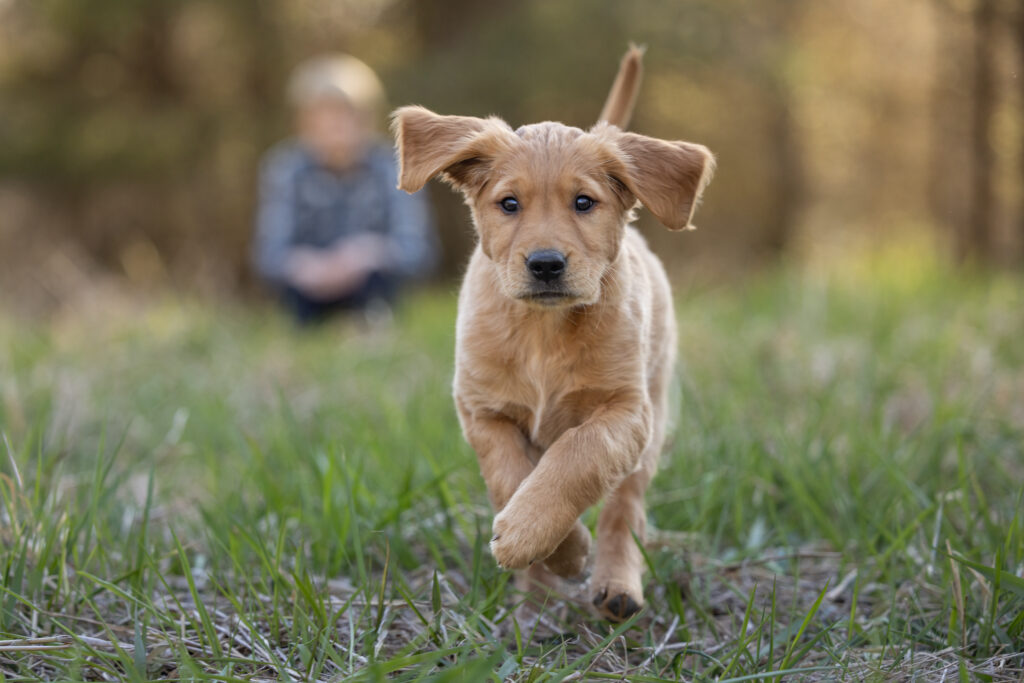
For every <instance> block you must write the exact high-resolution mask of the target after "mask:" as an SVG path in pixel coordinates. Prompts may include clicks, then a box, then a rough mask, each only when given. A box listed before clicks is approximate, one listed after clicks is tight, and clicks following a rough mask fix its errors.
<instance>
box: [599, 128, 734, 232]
mask: <svg viewBox="0 0 1024 683" xmlns="http://www.w3.org/2000/svg"><path fill="white" fill-rule="evenodd" d="M617 143H618V147H619V149H620V150H621V151H622V152H623V153H624V155H625V157H626V159H625V161H626V169H627V170H626V173H625V177H624V178H620V180H621V181H622V182H623V184H625V185H626V187H627V188H628V189H629V191H630V192H632V193H633V194H634V195H635V196H636V198H637V199H639V200H640V202H641V203H642V204H643V205H644V206H646V207H647V209H648V210H649V211H650V212H651V213H653V214H654V216H655V218H657V219H658V220H659V221H661V222H662V224H664V225H665V227H667V228H668V229H669V230H692V229H693V226H692V225H691V224H690V221H691V220H692V219H693V212H694V211H695V210H696V208H697V204H698V203H699V201H700V195H701V193H702V192H703V191H704V188H705V187H706V186H707V184H708V183H709V182H711V176H712V174H713V173H714V170H715V157H714V156H713V155H712V154H711V152H710V151H709V150H708V148H707V147H705V146H703V145H697V144H694V143H692V142H668V141H666V140H658V139H657V138H650V137H647V136H646V135H637V134H635V133H621V134H620V136H619V138H618V140H617Z"/></svg>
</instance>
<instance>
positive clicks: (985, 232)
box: [956, 0, 996, 262]
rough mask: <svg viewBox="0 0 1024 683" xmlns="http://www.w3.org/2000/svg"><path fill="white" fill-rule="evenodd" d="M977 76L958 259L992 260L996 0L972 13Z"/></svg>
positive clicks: (980, 0) (982, 0) (980, 2)
mask: <svg viewBox="0 0 1024 683" xmlns="http://www.w3.org/2000/svg"><path fill="white" fill-rule="evenodd" d="M972 24H973V36H972V39H973V43H974V61H973V68H974V77H973V80H972V92H971V102H972V108H971V138H970V145H971V200H970V201H971V207H970V212H969V215H968V222H967V225H966V226H965V229H964V230H963V231H962V232H961V240H960V243H959V245H958V247H957V254H956V255H957V259H958V260H959V261H961V262H963V261H966V260H969V259H977V260H979V261H988V260H991V259H992V257H993V256H994V254H993V250H992V223H993V221H992V217H993V213H994V212H993V202H994V201H995V194H994V191H993V183H992V165H993V161H994V160H993V153H992V145H991V141H990V137H991V131H992V113H993V111H994V109H995V84H994V80H995V45H994V44H993V43H994V37H995V36H994V34H995V28H996V6H995V0H977V4H976V5H975V7H974V12H973V15H972Z"/></svg>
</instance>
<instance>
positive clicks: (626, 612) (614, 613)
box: [605, 593, 640, 621]
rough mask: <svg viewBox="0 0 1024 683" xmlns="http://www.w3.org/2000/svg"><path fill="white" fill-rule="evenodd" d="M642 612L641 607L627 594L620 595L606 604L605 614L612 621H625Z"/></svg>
mask: <svg viewBox="0 0 1024 683" xmlns="http://www.w3.org/2000/svg"><path fill="white" fill-rule="evenodd" d="M639 611H640V605H638V604H636V601H635V600H633V598H631V597H629V596H628V595H626V594H625V593H620V594H618V595H616V596H615V597H613V598H611V599H610V600H608V602H607V603H606V604H605V613H606V614H607V615H608V617H609V618H610V619H613V620H617V621H625V620H626V619H629V618H630V617H631V616H633V615H634V614H636V613H637V612H639Z"/></svg>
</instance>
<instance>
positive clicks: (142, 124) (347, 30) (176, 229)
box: [0, 0, 1024, 312]
mask: <svg viewBox="0 0 1024 683" xmlns="http://www.w3.org/2000/svg"><path fill="white" fill-rule="evenodd" d="M629 41H635V42H637V43H640V44H646V46H647V47H648V51H647V57H646V67H647V72H646V80H645V83H644V87H643V89H642V92H641V97H640V101H639V104H638V107H637V113H636V116H635V118H634V122H633V128H634V130H637V131H640V132H643V133H646V134H650V135H655V136H660V137H666V138H676V139H687V140H693V141H698V142H701V143H704V144H706V145H708V146H709V147H710V148H711V149H712V150H713V151H715V152H716V154H717V155H718V161H719V172H718V175H717V177H716V180H715V182H714V183H713V184H712V186H711V188H710V190H709V191H708V193H707V195H706V199H705V203H704V206H703V207H702V209H701V211H700V212H699V214H698V220H697V224H698V225H699V226H700V227H701V229H700V230H699V231H697V232H696V233H692V234H686V235H670V234H668V233H667V232H665V231H663V230H662V229H660V228H658V227H657V226H656V225H654V224H653V222H652V221H650V219H649V218H647V217H645V218H644V219H643V220H644V222H645V223H646V224H647V225H646V227H645V230H646V233H647V234H648V235H649V236H650V238H651V240H652V241H653V242H654V243H655V248H656V249H657V251H658V252H659V253H660V254H661V255H662V256H663V258H664V259H665V260H666V261H667V262H668V263H669V265H670V268H671V269H672V270H674V271H676V272H677V273H680V272H688V273H697V274H706V275H707V276H708V277H714V276H716V275H720V274H722V273H730V272H733V273H734V272H737V269H738V268H745V267H748V266H750V265H752V264H756V265H763V264H771V263H773V262H774V261H775V260H777V259H779V258H783V259H793V260H795V259H801V260H803V259H819V260H821V261H822V262H827V259H828V258H829V255H830V254H837V253H844V252H847V251H849V250H850V249H857V248H862V247H867V248H874V247H877V246H879V245H885V244H888V243H890V242H893V241H896V242H901V243H905V244H913V245H917V246H916V247H915V248H920V249H937V250H939V251H940V252H941V253H942V254H944V256H945V257H946V258H948V259H949V260H950V261H951V262H955V263H979V264H993V265H996V266H999V267H1020V266H1021V265H1022V264H1024V191H1022V187H1024V180H1022V178H1024V3H1021V2H1020V0H903V1H901V2H891V1H889V0H824V1H812V0H768V1H766V2H756V3H755V2H753V1H752V0H690V1H687V2H654V1H653V0H638V1H636V2H628V3H627V2H620V1H615V0H600V1H597V0H566V1H560V2H550V1H545V0H523V1H520V2H512V1H510V0H491V1H490V2H480V1H478V0H415V1H414V0H102V1H100V0H93V1H88V2H86V1H83V0H0V303H3V304H6V305H8V306H11V307H13V308H16V309H19V310H24V311H29V312H47V311H53V310H55V309H57V308H59V307H60V306H62V305H66V304H67V303H68V302H73V301H75V299H76V297H80V296H83V292H87V291H92V290H94V289H95V288H96V287H111V288H119V289H122V290H128V291H147V290H156V289H160V288H165V287H168V286H171V287H175V288H184V289H186V290H193V291H197V292H200V293H203V294H210V295H217V296H227V297H234V296H236V295H243V296H248V295H249V294H250V293H252V292H253V291H256V288H255V287H254V286H253V284H254V283H253V277H252V275H251V273H250V271H249V268H248V262H247V254H248V243H249V239H250V233H251V225H252V218H253V209H254V198H255V191H256V174H257V170H258V163H259V159H260V156H261V154H262V153H263V152H264V151H265V150H266V149H267V148H268V147H269V146H270V145H271V144H273V143H274V142H276V141H277V140H280V139H281V138H283V137H286V136H287V135H289V132H290V126H291V121H290V112H289V110H288V108H287V106H286V104H285V100H284V84H285V80H286V78H287V75H288V73H289V71H290V69H291V67H292V66H293V65H294V64H295V63H296V62H298V61H300V60H301V59H303V58H305V57H308V56H310V55H313V54H316V53H320V52H323V51H344V52H349V53H351V54H354V55H356V56H358V57H360V58H362V59H363V60H365V61H366V62H367V63H369V64H370V65H371V66H372V67H374V68H375V69H377V70H378V72H379V73H380V75H381V77H382V79H383V81H384V83H385V85H386V87H387V88H388V94H389V98H390V102H391V104H392V105H393V106H397V105H401V104H407V103H419V104H423V105H425V106H428V107H430V108H432V109H434V110H436V111H438V112H441V113H458V114H474V115H486V114H491V113H493V114H497V115H499V116H501V117H503V118H505V119H506V120H508V121H509V122H510V123H512V125H513V126H516V125H519V124H521V123H527V122H533V121H539V120H544V119H557V120H561V121H564V122H566V123H569V124H573V125H578V126H588V125H590V124H591V123H593V121H594V118H595V116H596V115H597V112H598V111H599V109H600V106H601V103H602V101H603V98H604V96H605V94H606V92H607V88H608V86H609V85H610V82H611V79H612V77H613V75H614V73H615V69H616V67H617V63H618V59H619V57H620V55H621V54H622V52H623V51H624V49H625V48H626V45H627V43H628V42H629ZM430 190H431V192H432V194H433V197H434V200H435V201H434V204H435V211H436V214H437V216H438V223H439V228H440V230H441V233H442V241H443V243H444V247H445V250H444V263H443V268H442V272H441V273H439V277H440V278H449V279H454V278H455V277H457V275H458V273H459V271H460V269H461V267H462V264H463V262H464V261H465V258H466V255H467V253H468V250H469V248H470V246H471V244H472V239H473V238H472V233H471V229H470V226H469V224H468V220H467V214H466V211H465V209H464V207H463V206H462V205H461V201H460V199H459V198H458V197H456V196H455V195H454V194H452V193H451V192H449V191H448V190H447V188H444V187H440V186H436V185H435V186H432V187H431V188H430ZM908 254H910V255H909V256H908V258H911V257H912V254H913V252H912V251H909V252H908ZM677 277H678V276H677Z"/></svg>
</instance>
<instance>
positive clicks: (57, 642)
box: [0, 260, 1024, 681]
mask: <svg viewBox="0 0 1024 683" xmlns="http://www.w3.org/2000/svg"><path fill="white" fill-rule="evenodd" d="M907 264H910V265H907ZM676 298H677V305H678V310H679V320H680V351H681V358H682V363H681V366H680V370H679V373H678V374H679V383H678V384H679V391H678V392H677V395H676V397H675V401H674V405H675V408H674V413H675V428H674V432H673V437H672V442H671V447H670V449H669V451H668V452H667V453H666V454H665V456H664V458H663V464H662V469H661V472H660V474H659V476H658V477H657V478H656V480H655V482H654V485H653V488H652V490H651V492H650V495H649V516H650V519H651V523H652V526H653V527H654V528H655V529H656V531H654V532H653V533H652V534H651V539H650V540H649V543H648V547H647V551H646V552H647V554H648V558H649V563H650V568H649V572H648V574H647V587H646V591H647V597H648V600H649V605H648V607H647V609H646V610H645V611H644V612H643V613H642V614H641V615H640V616H639V617H638V618H635V619H634V620H633V621H631V622H629V623H627V624H626V625H623V626H620V627H613V626H610V625H607V624H604V623H602V622H600V621H597V620H594V619H593V618H591V617H590V616H589V615H588V614H587V612H586V610H585V609H583V607H581V606H579V605H577V604H575V603H570V604H569V606H568V609H567V610H565V613H564V614H563V613H562V612H561V611H559V610H558V609H555V608H553V609H552V610H551V612H550V615H549V616H550V620H549V622H550V623H549V626H550V625H552V624H553V626H554V628H555V630H557V631H562V632H564V633H565V635H564V636H563V637H561V638H550V637H544V638H542V637H540V635H539V633H533V634H531V633H529V632H519V631H517V630H516V628H515V627H514V623H513V620H512V619H511V616H510V613H511V610H512V609H513V608H514V606H515V602H516V595H515V593H514V591H513V590H512V588H511V585H510V582H509V576H508V575H507V574H506V573H503V572H500V571H498V570H497V569H496V567H495V565H494V562H493V560H492V558H491V557H490V555H489V553H488V551H487V546H486V539H488V538H489V537H490V534H489V530H490V520H491V515H490V511H489V509H488V507H487V502H486V496H485V492H484V488H483V484H482V481H481V479H480V476H479V474H478V471H477V467H476V462H475V459H474V456H473V454H472V452H471V451H470V449H469V448H468V447H467V446H466V445H465V443H464V442H463V440H462V437H461V434H460V432H459V429H458V424H457V422H456V419H455V416H454V412H453V409H452V406H451V400H450V396H449V384H450V377H451V365H452V363H451V357H452V342H453V321H454V313H455V310H454V295H453V293H452V292H447V291H446V292H437V293H434V294H424V295H421V296H418V297H416V298H415V299H413V300H412V301H410V302H409V303H408V305H407V306H406V307H405V308H404V309H403V310H402V311H401V312H400V314H399V316H398V320H397V324H396V326H395V328H394V329H393V330H392V331H391V333H390V334H389V335H387V336H385V337H381V336H373V335H368V334H366V333H364V332H361V331H359V330H358V329H355V328H353V327H352V326H348V325H344V324H337V325H330V326H327V327H324V328H322V329H318V330H315V331H313V332H310V333H299V332H297V331H295V330H293V329H291V328H290V326H289V325H288V324H287V322H286V321H284V320H283V319H281V317H280V316H279V315H277V314H275V313H274V312H273V311H270V310H268V309H264V308H256V307H252V308H245V307H228V306H226V305H214V304H210V303H201V302H195V301H182V300H175V299H172V298H168V299H164V300H162V301H160V302H155V303H154V302H151V303H149V304H147V305H145V306H132V305H126V304H121V305H119V306H117V307H109V308H108V309H106V310H105V311H104V312H102V313H99V314H97V313H95V312H77V313H76V312H74V311H71V312H68V313H65V314H63V315H61V316H59V317H57V318H55V319H54V320H53V321H50V322H46V323H43V322H35V323H30V322H26V321H24V320H19V319H17V318H15V317H13V316H12V315H2V314H0V432H2V439H0V582H2V583H0V641H2V642H0V680H35V679H39V678H43V679H110V680H114V679H117V680H120V679H128V680H145V679H178V678H187V679H204V678H210V679H217V680H252V679H260V680H350V679H351V680H366V681H375V680H385V679H391V678H395V679H400V680H409V681H413V680H424V681H425V680H436V681H484V680H503V679H508V680H514V681H557V680H590V679H593V680H622V679H623V677H624V678H625V679H627V680H631V681H659V680H696V681H711V680H731V681H741V680H779V679H781V678H785V679H806V680H843V679H846V680H864V679H867V680H879V681H882V680H894V679H896V680H901V679H907V680H913V679H914V677H915V676H916V677H917V680H939V679H942V678H944V679H945V680H950V681H952V680H985V681H1004V680H1005V681H1019V680H1022V676H1024V673H1022V672H1024V657H1022V654H1021V651H1022V650H1024V578H1022V577H1024V279H1021V278H1020V277H1017V276H1011V275H1005V274H1004V275H965V274H954V273H951V272H946V271H945V270H943V269H942V268H940V267H938V266H935V265H934V264H932V263H930V262H925V263H923V264H921V263H919V262H915V261H912V260H906V261H903V262H900V263H899V265H898V266H897V267H891V264H890V266H886V265H885V264H881V265H865V264H860V265H857V266H856V267H853V266H851V267H845V268H840V269H834V270H833V271H832V272H830V273H829V274H828V275H827V276H820V275H814V274H813V273H811V272H809V271H801V270H797V269H793V270H790V271H787V272H782V273H777V274H774V275H765V276H760V277H758V278H755V279H753V280H748V281H745V282H741V283H737V284H734V285H731V286H720V287H711V288H707V287H705V288H697V287H694V288H691V289H689V290H682V289H679V290H677V297H676ZM587 519H588V520H589V521H591V522H592V521H593V516H592V515H591V516H589V517H588V518H587Z"/></svg>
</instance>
